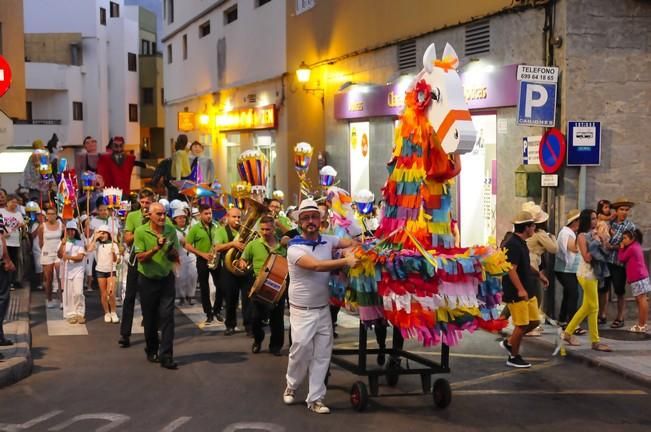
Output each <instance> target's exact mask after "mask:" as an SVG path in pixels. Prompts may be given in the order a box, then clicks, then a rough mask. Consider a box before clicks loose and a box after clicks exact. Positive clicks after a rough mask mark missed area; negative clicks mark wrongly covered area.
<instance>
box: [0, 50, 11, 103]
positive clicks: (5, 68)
mask: <svg viewBox="0 0 651 432" xmlns="http://www.w3.org/2000/svg"><path fill="white" fill-rule="evenodd" d="M9 87H11V68H10V67H9V63H8V62H7V60H6V59H5V58H4V57H2V56H1V55H0V97H2V96H3V95H4V94H5V93H7V90H9Z"/></svg>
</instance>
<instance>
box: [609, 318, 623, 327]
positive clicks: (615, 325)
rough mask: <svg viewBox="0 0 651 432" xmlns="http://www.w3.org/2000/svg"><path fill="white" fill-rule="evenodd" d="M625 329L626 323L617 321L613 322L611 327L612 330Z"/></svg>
mask: <svg viewBox="0 0 651 432" xmlns="http://www.w3.org/2000/svg"><path fill="white" fill-rule="evenodd" d="M622 327H624V321H623V320H619V319H616V320H615V321H613V323H612V324H611V325H610V328H622Z"/></svg>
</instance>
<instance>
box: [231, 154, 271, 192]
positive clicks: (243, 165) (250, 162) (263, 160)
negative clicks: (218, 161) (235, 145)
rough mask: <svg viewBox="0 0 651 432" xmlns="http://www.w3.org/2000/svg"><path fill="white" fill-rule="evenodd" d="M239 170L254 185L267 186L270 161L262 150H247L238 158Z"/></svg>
mask: <svg viewBox="0 0 651 432" xmlns="http://www.w3.org/2000/svg"><path fill="white" fill-rule="evenodd" d="M237 172H238V173H239V174H240V178H241V179H242V181H246V182H248V183H250V184H251V185H252V186H266V185H267V176H268V174H269V161H268V160H267V157H266V156H265V155H264V153H262V152H261V151H260V150H246V151H244V152H242V154H240V156H239V158H238V159H237Z"/></svg>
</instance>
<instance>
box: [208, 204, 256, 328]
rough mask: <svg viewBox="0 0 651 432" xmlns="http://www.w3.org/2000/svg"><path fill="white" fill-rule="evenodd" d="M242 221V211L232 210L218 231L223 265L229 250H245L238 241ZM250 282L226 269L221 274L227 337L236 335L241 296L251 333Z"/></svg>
mask: <svg viewBox="0 0 651 432" xmlns="http://www.w3.org/2000/svg"><path fill="white" fill-rule="evenodd" d="M241 219H242V211H241V210H240V209H238V208H237V207H233V208H230V209H228V213H227V214H226V224H225V225H223V226H221V227H220V228H219V229H218V230H217V234H216V236H217V238H216V241H217V243H216V244H215V252H216V253H219V254H221V259H222V264H223V260H224V256H225V255H226V252H228V250H229V249H232V248H236V249H238V250H240V251H243V250H244V243H242V242H241V241H239V240H238V239H236V236H237V234H238V230H239V228H240V220H241ZM249 282H250V279H249V277H248V276H236V275H234V274H233V273H231V272H230V271H228V270H226V269H224V271H221V272H219V285H217V289H219V288H220V287H221V289H222V290H223V292H224V296H225V299H226V322H225V324H226V331H225V332H224V335H226V336H232V335H234V334H235V326H236V325H237V302H238V298H239V296H240V294H241V296H242V318H243V321H244V327H245V329H246V332H247V334H250V333H251V324H250V322H249V316H248V312H249V311H248V304H249V298H248V296H247V295H246V294H247V291H248V288H249Z"/></svg>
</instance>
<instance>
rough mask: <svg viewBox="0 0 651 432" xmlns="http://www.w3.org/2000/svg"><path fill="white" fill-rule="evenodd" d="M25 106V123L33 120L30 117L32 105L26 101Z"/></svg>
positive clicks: (31, 116)
mask: <svg viewBox="0 0 651 432" xmlns="http://www.w3.org/2000/svg"><path fill="white" fill-rule="evenodd" d="M26 105H27V106H26V107H25V116H26V117H27V121H30V122H31V121H32V119H33V118H34V117H33V115H32V103H31V102H30V101H27V104H26Z"/></svg>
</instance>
